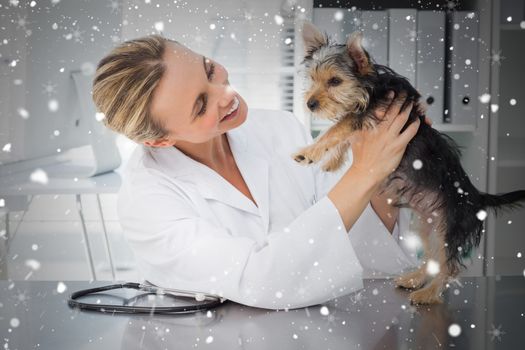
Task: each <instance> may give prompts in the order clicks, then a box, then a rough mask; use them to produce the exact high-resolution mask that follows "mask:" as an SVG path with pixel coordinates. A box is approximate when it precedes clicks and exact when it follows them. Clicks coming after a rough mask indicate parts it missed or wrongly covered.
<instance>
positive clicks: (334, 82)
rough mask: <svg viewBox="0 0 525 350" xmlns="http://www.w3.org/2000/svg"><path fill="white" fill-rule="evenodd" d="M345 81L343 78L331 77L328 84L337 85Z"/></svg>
mask: <svg viewBox="0 0 525 350" xmlns="http://www.w3.org/2000/svg"><path fill="white" fill-rule="evenodd" d="M342 82H343V81H342V80H341V79H339V78H338V77H332V78H330V79H328V85H330V86H337V85H339V84H341V83H342Z"/></svg>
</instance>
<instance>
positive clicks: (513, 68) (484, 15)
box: [294, 0, 525, 275]
mask: <svg viewBox="0 0 525 350" xmlns="http://www.w3.org/2000/svg"><path fill="white" fill-rule="evenodd" d="M522 2H523V0H518V1H510V2H509V1H507V0H471V1H468V0H466V1H425V2H424V4H423V3H422V2H417V3H416V2H414V1H408V0H407V1H396V2H395V4H393V2H390V1H375V2H373V3H371V2H369V1H360V0H354V1H343V0H337V1H329V0H327V1H309V0H308V1H307V0H303V1H299V3H300V4H301V6H302V7H303V8H304V11H302V14H303V16H304V17H305V18H306V19H309V20H312V18H313V9H314V8H319V7H323V8H340V9H341V10H344V11H347V10H348V9H351V8H354V10H363V11H384V10H387V9H391V8H398V9H412V10H414V9H416V10H440V11H473V12H475V13H476V16H477V18H478V28H479V32H478V38H477V42H478V45H477V49H476V50H475V52H473V57H474V58H477V61H478V72H477V91H476V92H477V93H475V96H473V97H474V98H473V99H471V102H473V103H475V104H476V105H475V108H476V110H477V113H476V116H475V118H476V120H475V122H474V123H472V125H453V124H439V125H438V124H435V125H434V127H435V128H436V129H438V130H439V131H441V132H444V133H446V134H448V135H449V136H451V137H452V138H453V139H454V140H455V141H456V142H457V143H458V144H459V145H460V147H461V148H462V159H461V161H462V164H463V166H464V168H465V170H466V171H467V173H468V174H469V175H470V178H471V181H472V182H473V184H474V185H475V186H476V187H477V188H478V189H479V190H480V191H483V192H489V193H499V192H505V191H510V190H517V189H524V188H525V180H524V179H525V130H524V125H525V110H524V107H523V106H525V96H523V95H524V94H525V89H523V88H522V87H520V84H519V83H520V82H523V81H525V79H524V78H525V77H524V72H525V69H523V67H521V66H520V64H521V65H522V62H525V57H524V56H525V50H524V49H523V47H525V45H523V44H525V29H523V28H524V27H525V22H523V21H524V19H523V9H524V6H523V4H522ZM502 6H503V8H504V11H503V12H502V11H501V9H500V8H501V7H502ZM509 8H510V10H509ZM509 11H510V12H509ZM507 12H509V13H512V14H513V15H512V19H511V20H510V21H509V20H508V17H509V16H507V15H505V14H502V13H507ZM502 19H503V21H504V23H503V24H501V20H502ZM296 33H298V34H297V39H298V40H297V41H296V51H295V55H296V60H295V64H296V67H300V62H301V61H302V59H303V48H302V42H301V37H300V33H301V31H300V28H296ZM302 74H304V71H303V70H302V69H301V68H299V69H296V76H295V83H294V89H295V92H294V114H295V115H297V116H298V117H299V118H301V119H302V121H303V123H304V124H305V125H306V126H307V127H308V128H310V130H311V131H312V135H313V136H316V135H317V134H318V133H320V132H323V130H324V129H325V128H327V127H328V126H329V125H324V127H321V128H319V127H318V126H317V125H316V123H312V121H311V120H310V116H309V114H308V113H307V111H306V109H305V108H304V101H303V100H302V98H303V97H302V92H304V88H305V85H304V84H305V83H304V81H303V78H302ZM482 96H483V97H484V98H481V97H482ZM487 96H490V100H489V101H487V99H486V97H487ZM472 100H473V101H472ZM511 101H512V102H511ZM514 101H515V103H514ZM524 214H525V211H524V210H523V209H521V210H517V211H514V212H512V213H510V214H503V215H501V216H500V217H499V218H497V219H496V218H495V217H494V215H492V214H491V213H490V212H489V216H488V217H487V219H486V221H485V231H486V232H485V234H484V236H483V239H482V242H481V245H480V247H479V248H478V250H477V251H476V252H474V254H473V255H472V259H471V260H470V261H469V262H467V264H468V265H469V267H468V269H467V271H466V272H465V273H464V274H465V275H482V274H489V275H490V274H495V273H497V274H515V273H520V274H521V273H524V272H523V268H524V264H523V260H519V259H520V258H518V255H519V254H518V253H521V254H522V255H525V244H524V240H525V233H524V232H523V231H525V230H524V229H523V227H525V215H524ZM509 221H510V222H511V223H510V224H509ZM496 237H497V239H496ZM522 259H525V257H523V258H522Z"/></svg>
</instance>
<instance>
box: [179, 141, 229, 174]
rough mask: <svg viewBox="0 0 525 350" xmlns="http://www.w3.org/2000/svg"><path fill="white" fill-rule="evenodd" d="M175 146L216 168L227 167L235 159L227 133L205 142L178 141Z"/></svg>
mask: <svg viewBox="0 0 525 350" xmlns="http://www.w3.org/2000/svg"><path fill="white" fill-rule="evenodd" d="M174 147H177V149H179V150H180V151H181V152H182V153H184V154H185V155H187V156H188V157H190V158H191V159H193V160H195V161H197V162H199V163H202V164H204V165H206V166H208V167H209V168H212V169H215V170H219V169H224V168H227V167H229V165H230V164H231V162H232V161H233V154H232V151H231V148H230V145H229V142H228V137H227V136H226V133H224V134H222V135H219V136H217V137H216V138H214V139H211V140H210V141H208V142H205V143H189V142H178V143H177V144H176V145H175V146H174Z"/></svg>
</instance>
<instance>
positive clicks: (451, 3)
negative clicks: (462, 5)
mask: <svg viewBox="0 0 525 350" xmlns="http://www.w3.org/2000/svg"><path fill="white" fill-rule="evenodd" d="M456 6H457V4H456V1H447V8H448V9H449V10H453V9H455V8H456Z"/></svg>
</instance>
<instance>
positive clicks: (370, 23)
mask: <svg viewBox="0 0 525 350" xmlns="http://www.w3.org/2000/svg"><path fill="white" fill-rule="evenodd" d="M359 29H360V30H361V32H363V47H364V48H365V49H366V51H368V53H369V54H370V56H372V58H373V59H374V61H375V63H378V64H382V65H388V13H387V12H386V11H363V12H362V13H361V26H360V28H359Z"/></svg>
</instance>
